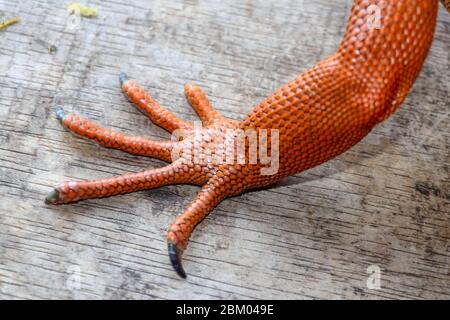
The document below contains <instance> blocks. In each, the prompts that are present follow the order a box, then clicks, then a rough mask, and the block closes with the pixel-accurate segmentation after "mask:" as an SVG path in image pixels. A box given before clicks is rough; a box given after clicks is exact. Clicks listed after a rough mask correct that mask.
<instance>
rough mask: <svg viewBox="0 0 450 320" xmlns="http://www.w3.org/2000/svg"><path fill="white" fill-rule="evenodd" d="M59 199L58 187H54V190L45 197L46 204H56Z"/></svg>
mask: <svg viewBox="0 0 450 320" xmlns="http://www.w3.org/2000/svg"><path fill="white" fill-rule="evenodd" d="M58 200H59V191H58V190H56V189H53V191H52V192H50V193H49V194H48V195H47V196H46V197H45V203H46V204H56V203H57V202H58Z"/></svg>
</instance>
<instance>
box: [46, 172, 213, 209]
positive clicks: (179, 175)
mask: <svg viewBox="0 0 450 320" xmlns="http://www.w3.org/2000/svg"><path fill="white" fill-rule="evenodd" d="M204 180H205V179H204V178H203V175H202V173H201V172H199V171H197V170H195V168H189V167H188V166H186V165H183V164H182V163H173V164H170V165H168V166H166V167H163V168H158V169H151V170H146V171H143V172H139V173H129V174H125V175H122V176H117V177H112V178H104V179H99V180H90V181H71V182H65V183H62V184H60V185H59V186H57V187H56V188H55V189H54V190H53V191H52V192H51V193H50V194H49V195H48V196H47V197H46V198H45V202H46V203H48V204H65V203H71V202H76V201H80V200H86V199H95V198H106V197H110V196H115V195H119V194H126V193H131V192H136V191H141V190H148V189H154V188H159V187H162V186H166V185H173V184H196V185H201V184H203V183H204Z"/></svg>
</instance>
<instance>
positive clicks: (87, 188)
mask: <svg viewBox="0 0 450 320" xmlns="http://www.w3.org/2000/svg"><path fill="white" fill-rule="evenodd" d="M370 5H376V6H377V8H379V9H380V11H379V13H380V16H379V17H380V20H379V25H377V24H376V23H377V21H376V19H375V20H374V19H373V17H374V15H375V14H376V10H375V11H374V10H373V8H374V7H373V6H372V7H370ZM437 7H438V2H437V0H416V1H413V0H395V1H394V0H391V1H388V0H355V1H354V4H353V8H352V12H351V15H350V18H349V22H348V25H347V29H346V32H345V35H344V39H343V40H342V42H341V45H340V46H339V49H338V51H337V52H336V53H335V54H333V55H332V56H331V57H329V58H327V59H325V60H323V61H321V62H320V63H318V64H317V65H316V66H314V67H313V68H311V69H310V70H308V71H306V72H305V73H303V74H301V75H299V76H298V77H297V78H296V79H295V80H294V81H292V82H290V83H288V84H286V85H285V86H283V87H282V88H280V89H279V90H277V91H276V92H275V93H273V94H272V95H271V96H270V97H268V98H267V99H266V100H264V101H263V102H262V103H261V104H259V105H258V106H256V107H255V108H254V109H253V110H252V111H251V113H250V114H249V115H248V116H247V117H246V118H245V119H244V120H243V121H242V122H240V123H238V122H236V121H233V120H228V119H226V118H224V117H222V116H221V115H220V114H219V113H218V112H217V111H215V110H214V108H213V107H212V106H211V104H210V103H209V101H208V99H207V97H206V96H205V94H204V93H203V92H202V91H201V90H200V89H199V88H198V87H197V86H195V85H193V84H188V85H186V87H185V93H186V97H187V99H188V101H189V102H190V104H191V105H192V107H193V108H194V109H195V110H196V112H197V114H198V116H199V117H200V119H201V120H202V123H203V126H202V127H201V128H197V129H196V127H195V125H194V124H192V123H189V122H185V121H183V120H181V119H179V118H177V117H176V116H174V115H173V114H171V113H170V112H168V111H167V110H166V109H164V108H163V107H161V106H160V105H159V104H157V103H156V102H155V101H154V100H153V99H152V98H151V97H150V95H149V94H147V93H146V92H145V91H144V90H143V89H142V88H140V87H139V86H138V85H137V84H136V83H134V82H133V81H131V80H128V79H127V78H126V77H125V75H124V74H121V76H120V80H121V83H122V89H123V91H124V92H125V94H126V95H127V96H128V97H129V99H130V100H131V101H132V102H133V103H134V104H136V105H137V107H139V108H140V109H141V110H142V111H144V113H146V114H147V116H148V117H149V118H150V119H151V120H152V121H153V122H154V123H155V124H157V125H159V126H161V127H162V128H164V129H166V130H167V131H169V132H177V131H180V130H181V131H183V132H182V134H181V135H182V138H180V139H179V140H174V141H167V142H157V141H151V140H149V139H146V138H142V137H132V136H128V135H125V134H122V133H118V132H114V131H111V130H108V129H103V128H101V127H99V126H97V125H95V124H93V123H91V122H90V121H89V120H86V119H83V118H81V117H79V116H77V115H65V114H64V112H63V111H62V109H59V110H58V112H57V115H58V118H59V119H60V121H61V122H62V124H63V125H64V126H65V127H67V128H68V129H69V130H71V131H73V132H75V133H77V134H79V135H81V136H84V137H87V138H90V139H93V140H96V141H98V142H99V143H100V144H102V145H104V146H106V147H110V148H116V149H120V150H123V151H126V152H129V153H132V154H137V155H144V156H150V157H155V158H159V159H161V160H164V161H167V162H172V163H171V164H170V165H168V166H166V167H164V168H159V169H153V170H147V171H144V172H141V173H135V174H127V175H124V176H120V177H113V178H108V179H101V180H97V181H83V182H66V183H63V184H61V185H59V186H58V187H56V188H55V189H54V191H52V192H51V193H50V194H49V196H48V197H47V198H46V202H47V203H51V204H63V203H70V202H74V201H78V200H84V199H92V198H100V197H109V196H113V195H118V194H124V193H129V192H134V191H139V190H144V189H152V188H157V187H160V186H163V185H169V184H194V185H199V186H202V189H201V191H200V192H199V193H198V195H197V196H196V197H195V199H194V200H193V201H192V202H191V204H190V205H189V206H188V207H187V208H186V210H185V211H184V213H183V214H182V215H180V216H179V217H177V218H176V219H175V221H174V222H173V223H172V224H171V225H170V227H169V231H168V234H167V241H168V250H169V257H170V260H171V262H172V265H173V266H174V268H175V270H176V271H177V273H178V274H179V275H180V276H182V277H186V274H185V272H184V270H183V267H182V265H181V255H182V253H183V251H184V250H185V248H186V246H187V243H188V240H189V236H190V235H191V233H192V232H193V230H194V228H195V227H196V226H197V224H198V223H200V222H201V221H202V220H203V219H204V218H205V217H206V216H207V215H208V214H209V213H210V212H211V211H212V210H213V209H214V207H215V206H216V205H217V204H218V203H220V202H221V201H222V200H223V199H225V198H227V197H230V196H234V195H238V194H240V193H242V192H244V191H246V190H248V189H252V188H256V187H261V186H266V185H269V184H272V183H274V182H276V181H278V180H280V179H282V178H284V177H287V176H289V175H292V174H295V173H298V172H301V171H303V170H306V169H309V168H312V167H314V166H317V165H319V164H321V163H323V162H325V161H327V160H329V159H331V158H333V157H335V156H337V155H339V154H341V153H342V152H344V151H346V150H348V149H349V148H350V147H352V146H353V145H354V144H356V143H357V142H358V141H360V140H361V139H362V138H363V137H364V136H366V135H367V134H368V133H369V131H370V130H371V129H372V128H373V127H374V126H375V125H376V124H378V123H380V122H381V121H383V120H384V119H386V118H387V117H388V116H389V115H390V114H392V112H394V111H395V110H396V109H397V108H398V107H399V106H400V104H401V103H402V102H403V100H404V99H405V97H406V95H407V94H408V92H409V90H410V88H411V86H412V84H413V83H414V81H415V79H416V77H417V76H418V74H419V72H420V70H421V68H422V64H423V62H424V60H425V58H426V56H427V53H428V50H429V48H430V46H431V42H432V38H433V33H434V28H435V23H436V14H437ZM230 129H233V130H236V129H242V130H247V129H254V130H255V131H256V132H257V133H258V135H260V134H262V132H263V131H262V130H263V129H267V130H272V129H276V130H278V132H279V168H278V170H277V171H276V172H275V173H274V174H270V175H267V174H262V172H261V169H262V168H264V167H265V165H264V164H262V163H260V162H258V163H252V164H249V161H248V160H249V157H250V156H249V154H246V157H245V160H246V162H245V164H238V163H237V161H234V162H232V163H223V162H222V163H220V162H210V161H207V160H205V159H203V158H201V159H195V158H194V157H193V154H194V152H195V150H196V149H195V148H196V146H200V148H201V150H208V149H210V148H211V146H214V141H213V140H214V137H219V138H221V139H225V138H226V137H227V130H230ZM222 144H224V145H228V144H229V143H224V142H222ZM274 146H275V145H274ZM245 148H246V150H247V152H248V151H249V150H250V147H249V145H248V144H247V145H245ZM268 149H269V150H272V145H271V143H270V140H269V143H268ZM273 149H274V150H275V147H274V148H273ZM175 151H176V152H175ZM174 152H175V154H177V155H178V157H176V159H174V157H173V154H174ZM226 152H227V154H228V153H230V152H231V151H230V150H228V149H227V151H226ZM272 152H273V151H272ZM212 153H213V155H216V154H217V152H214V151H213V152H212ZM172 160H173V161H172Z"/></svg>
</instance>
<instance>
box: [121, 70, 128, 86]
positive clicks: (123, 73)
mask: <svg viewBox="0 0 450 320" xmlns="http://www.w3.org/2000/svg"><path fill="white" fill-rule="evenodd" d="M119 80H120V84H121V85H123V84H124V83H125V82H127V81H128V80H129V78H128V76H127V75H126V74H125V72H121V73H119Z"/></svg>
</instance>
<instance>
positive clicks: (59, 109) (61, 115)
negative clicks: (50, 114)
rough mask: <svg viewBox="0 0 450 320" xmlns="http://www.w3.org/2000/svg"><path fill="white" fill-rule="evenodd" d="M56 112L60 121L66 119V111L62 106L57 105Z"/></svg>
mask: <svg viewBox="0 0 450 320" xmlns="http://www.w3.org/2000/svg"><path fill="white" fill-rule="evenodd" d="M55 113H56V118H57V119H58V120H59V121H64V118H65V117H66V113H65V112H64V109H63V108H62V107H57V108H56V111H55Z"/></svg>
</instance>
